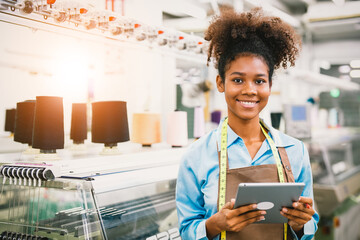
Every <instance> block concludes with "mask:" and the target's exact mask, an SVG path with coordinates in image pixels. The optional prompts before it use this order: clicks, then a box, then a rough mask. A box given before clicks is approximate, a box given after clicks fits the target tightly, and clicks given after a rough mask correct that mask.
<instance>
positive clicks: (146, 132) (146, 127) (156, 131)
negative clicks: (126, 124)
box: [131, 113, 161, 147]
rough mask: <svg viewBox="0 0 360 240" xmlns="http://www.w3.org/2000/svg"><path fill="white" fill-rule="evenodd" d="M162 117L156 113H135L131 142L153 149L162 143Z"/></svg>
mask: <svg viewBox="0 0 360 240" xmlns="http://www.w3.org/2000/svg"><path fill="white" fill-rule="evenodd" d="M160 119H161V116H160V114H156V113H134V114H133V121H132V135H131V141H132V142H135V143H140V144H142V146H143V147H151V144H153V143H159V142H161V120H160Z"/></svg>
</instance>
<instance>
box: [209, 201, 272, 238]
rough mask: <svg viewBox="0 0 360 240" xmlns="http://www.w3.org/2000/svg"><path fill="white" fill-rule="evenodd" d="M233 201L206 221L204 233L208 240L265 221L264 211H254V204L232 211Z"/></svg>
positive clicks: (255, 206)
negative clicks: (224, 232) (223, 232)
mask: <svg viewBox="0 0 360 240" xmlns="http://www.w3.org/2000/svg"><path fill="white" fill-rule="evenodd" d="M234 204H235V199H231V202H227V203H226V204H225V205H224V206H223V207H222V208H221V209H220V211H219V212H217V213H216V214H214V215H213V216H211V217H210V218H209V219H208V220H206V223H205V226H206V233H207V237H208V238H209V239H212V238H214V237H215V236H216V235H218V234H219V233H220V232H222V231H231V232H239V231H241V230H242V229H244V228H245V227H246V226H248V225H249V224H251V223H254V222H257V221H262V220H264V219H265V217H264V215H265V214H266V211H261V210H258V211H254V209H256V208H257V205H256V204H250V205H245V206H241V207H239V208H236V209H234Z"/></svg>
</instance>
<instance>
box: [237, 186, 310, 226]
mask: <svg viewBox="0 0 360 240" xmlns="http://www.w3.org/2000/svg"><path fill="white" fill-rule="evenodd" d="M304 186H305V184H304V183H240V184H239V187H238V191H237V193H236V199H235V206H234V207H235V208H238V207H240V206H243V205H248V204H252V203H256V204H257V206H258V207H257V209H259V210H265V211H266V215H265V220H264V221H260V222H257V223H286V222H287V221H288V219H287V218H285V217H284V216H282V215H281V214H280V211H281V209H282V207H289V208H292V203H293V202H296V201H298V199H299V197H300V195H301V193H302V191H303V189H304Z"/></svg>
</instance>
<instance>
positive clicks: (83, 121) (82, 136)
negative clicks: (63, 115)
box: [70, 103, 87, 144]
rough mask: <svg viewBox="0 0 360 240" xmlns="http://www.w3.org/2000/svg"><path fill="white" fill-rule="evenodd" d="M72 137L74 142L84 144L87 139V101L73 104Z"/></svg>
mask: <svg viewBox="0 0 360 240" xmlns="http://www.w3.org/2000/svg"><path fill="white" fill-rule="evenodd" d="M70 139H71V140H73V143H74V144H84V141H85V140H86V139H87V117H86V103H73V104H72V110H71V127H70Z"/></svg>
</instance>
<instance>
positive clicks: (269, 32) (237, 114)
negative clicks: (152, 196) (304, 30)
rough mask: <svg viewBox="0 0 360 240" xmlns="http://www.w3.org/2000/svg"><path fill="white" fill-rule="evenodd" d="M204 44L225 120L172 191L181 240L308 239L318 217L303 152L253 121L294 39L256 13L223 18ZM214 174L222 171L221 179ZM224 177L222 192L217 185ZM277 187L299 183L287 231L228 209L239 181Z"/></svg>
mask: <svg viewBox="0 0 360 240" xmlns="http://www.w3.org/2000/svg"><path fill="white" fill-rule="evenodd" d="M205 39H206V40H208V41H210V46H209V52H208V61H210V59H211V58H212V57H214V58H215V60H216V62H215V65H216V67H217V68H218V71H219V75H218V76H217V78H216V84H217V88H218V91H219V92H221V93H224V95H225V100H226V103H227V108H228V117H227V118H225V119H224V120H223V121H222V122H221V123H220V125H219V127H218V128H217V129H215V130H213V131H212V132H210V133H209V134H207V135H205V136H204V137H202V138H200V139H199V140H198V141H196V142H194V143H193V144H192V145H191V146H190V147H189V150H188V151H187V153H186V154H185V155H184V156H183V160H182V162H181V164H180V169H179V176H178V180H177V190H176V201H177V210H178V218H179V224H180V232H181V236H182V238H183V239H184V240H193V239H220V236H221V239H225V238H224V237H225V236H226V239H271V240H273V239H312V237H313V236H314V233H315V231H316V229H317V222H318V220H319V216H318V214H317V213H316V212H315V211H314V209H313V191H312V175H311V168H310V162H309V155H308V152H307V150H306V148H305V146H304V144H303V143H302V142H301V141H299V140H297V139H294V138H292V137H290V136H287V135H285V134H283V133H281V132H279V131H277V130H275V129H273V128H272V127H270V126H267V125H266V124H265V123H263V122H262V121H261V119H260V118H259V113H260V112H261V110H262V109H263V108H264V107H265V106H266V104H267V102H268V98H269V96H270V91H271V83H272V75H273V71H274V69H277V68H279V67H280V66H282V67H284V68H286V67H287V65H288V63H289V64H290V65H291V66H293V65H294V63H295V58H296V56H297V55H298V53H299V50H300V45H301V42H300V39H299V37H298V36H297V35H296V33H295V31H294V30H293V29H292V28H291V27H290V26H289V25H288V24H286V23H284V22H282V21H281V20H280V19H279V18H277V17H269V16H265V15H264V13H263V12H262V10H261V9H258V8H257V9H253V10H252V11H250V12H245V13H235V12H233V11H227V12H224V13H223V14H222V15H221V16H219V17H218V18H217V19H215V20H214V21H213V22H212V23H211V25H210V26H209V28H208V30H207V32H206V34H205ZM224 136H225V137H224ZM224 140H227V141H224ZM222 144H223V145H222ZM271 147H273V150H272V149H271ZM220 150H221V151H220ZM278 154H280V157H279V155H278ZM280 159H281V160H280ZM277 162H278V163H279V164H280V165H278V166H277V165H276V163H277ZM219 163H221V165H219ZM224 163H225V164H224ZM279 166H280V167H279ZM220 167H221V168H220ZM219 169H225V171H224V172H223V171H222V172H223V173H222V174H221V176H219V172H220V170H219ZM223 178H226V184H225V183H224V184H225V185H221V184H222V180H219V179H223ZM278 181H285V182H294V181H295V182H304V183H305V188H304V191H303V193H302V196H301V197H300V199H299V200H298V201H297V202H294V203H293V208H283V209H282V210H281V212H280V213H281V214H282V215H283V216H284V217H286V218H288V223H287V224H261V223H257V224H254V223H255V222H258V221H262V220H263V219H265V218H266V211H261V210H257V206H256V204H251V205H247V206H242V207H239V208H236V209H234V208H233V207H234V199H232V198H234V197H235V194H236V189H237V185H238V184H239V183H240V182H278ZM219 186H221V187H223V188H225V190H226V191H225V192H226V196H225V197H223V195H219ZM224 198H225V199H224ZM218 200H219V201H218ZM221 202H223V203H221ZM254 209H255V211H254Z"/></svg>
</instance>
